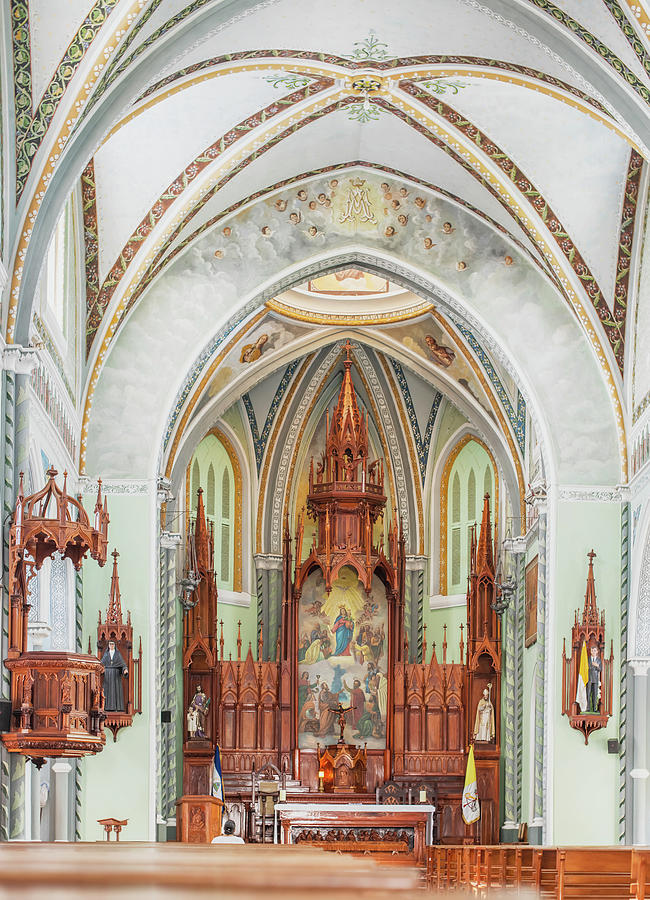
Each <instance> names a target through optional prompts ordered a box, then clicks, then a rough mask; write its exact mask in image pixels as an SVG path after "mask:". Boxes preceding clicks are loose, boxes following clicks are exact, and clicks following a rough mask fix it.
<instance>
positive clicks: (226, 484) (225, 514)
mask: <svg viewBox="0 0 650 900" xmlns="http://www.w3.org/2000/svg"><path fill="white" fill-rule="evenodd" d="M230 506H231V503H230V472H229V471H228V469H227V468H225V469H224V470H223V478H222V480H221V566H220V569H221V571H220V577H221V580H222V581H230V557H231V548H230V544H231V528H230V515H231V511H230Z"/></svg>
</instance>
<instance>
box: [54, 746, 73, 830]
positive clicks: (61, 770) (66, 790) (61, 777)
mask: <svg viewBox="0 0 650 900" xmlns="http://www.w3.org/2000/svg"><path fill="white" fill-rule="evenodd" d="M52 771H53V772H54V840H55V841H68V840H69V839H70V837H69V827H70V785H69V779H70V772H72V766H71V765H70V763H69V762H65V761H64V760H60V761H59V762H56V763H54V765H53V766H52Z"/></svg>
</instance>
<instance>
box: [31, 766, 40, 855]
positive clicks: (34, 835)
mask: <svg viewBox="0 0 650 900" xmlns="http://www.w3.org/2000/svg"><path fill="white" fill-rule="evenodd" d="M30 768H31V770H32V771H31V776H32V777H31V781H32V783H31V789H32V797H31V800H32V828H31V840H33V841H40V839H41V773H40V770H39V769H37V768H36V766H30Z"/></svg>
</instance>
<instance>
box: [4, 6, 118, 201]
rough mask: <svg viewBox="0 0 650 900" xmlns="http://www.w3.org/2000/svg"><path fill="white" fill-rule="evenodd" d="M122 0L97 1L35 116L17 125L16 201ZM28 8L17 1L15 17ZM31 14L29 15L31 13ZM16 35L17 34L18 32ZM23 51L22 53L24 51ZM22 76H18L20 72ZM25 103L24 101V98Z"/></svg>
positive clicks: (22, 119)
mask: <svg viewBox="0 0 650 900" xmlns="http://www.w3.org/2000/svg"><path fill="white" fill-rule="evenodd" d="M117 3H118V0H97V2H96V3H95V5H94V6H93V8H92V9H91V10H90V12H89V13H88V15H87V16H86V18H85V19H84V21H83V22H82V23H81V26H80V27H79V29H78V31H77V33H76V34H75V36H74V37H73V39H72V41H71V42H70V44H69V46H68V49H67V50H66V51H65V53H64V54H63V58H62V59H61V62H60V63H59V65H58V66H57V68H56V72H55V73H54V75H53V77H52V79H51V81H50V83H49V84H48V86H47V87H46V88H45V92H44V94H43V97H42V98H41V100H40V102H39V104H38V107H37V109H36V110H35V112H33V114H32V115H31V116H29V117H27V116H26V115H25V114H22V115H21V116H20V118H19V119H17V122H16V125H17V127H16V199H17V200H18V199H20V197H21V195H22V192H23V190H24V188H25V184H26V182H27V179H28V178H29V173H30V171H31V168H32V162H33V160H34V157H35V156H36V153H37V152H38V148H39V147H40V146H41V142H42V141H43V138H44V137H45V135H46V134H47V131H48V128H49V127H50V123H51V121H52V119H53V118H54V114H55V113H56V111H57V109H58V107H59V103H60V102H61V99H62V97H63V95H64V93H65V91H66V89H67V87H68V85H69V84H70V82H71V81H72V78H73V76H74V74H75V72H76V71H77V68H78V67H79V64H80V63H81V62H82V60H83V58H84V56H85V54H86V51H87V50H88V48H89V47H90V45H91V44H92V42H93V41H94V39H95V37H96V36H97V32H98V31H99V30H100V28H101V27H102V26H103V25H104V23H105V22H106V20H107V19H108V17H109V15H110V14H111V12H112V10H113V8H114V7H115V6H116V5H117ZM23 6H24V7H25V9H27V6H28V2H27V0H22V2H16V0H14V3H13V8H12V14H13V12H14V10H17V9H18V8H21V9H22V7H23ZM28 15H29V13H28ZM14 33H15V31H14ZM21 52H22V51H21ZM15 58H16V49H15V48H14V59H15ZM16 74H18V73H16ZM21 102H24V100H23V99H22V98H21Z"/></svg>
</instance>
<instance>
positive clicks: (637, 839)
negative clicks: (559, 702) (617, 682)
mask: <svg viewBox="0 0 650 900" xmlns="http://www.w3.org/2000/svg"><path fill="white" fill-rule="evenodd" d="M628 666H629V667H630V669H631V670H632V672H633V673H634V716H633V718H632V728H633V734H632V748H633V751H632V765H633V768H632V771H631V772H630V777H631V779H632V810H633V813H632V819H633V821H632V841H633V843H634V844H637V845H639V844H640V845H646V844H647V843H648V841H649V840H650V808H649V803H650V793H649V792H648V778H649V776H650V772H648V763H649V762H650V760H649V753H648V727H649V724H650V722H649V720H648V702H649V700H650V697H649V695H648V671H649V670H650V659H630V660H628ZM628 728H629V725H628ZM629 737H630V735H629V731H628V741H629Z"/></svg>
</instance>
